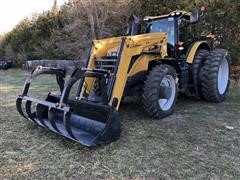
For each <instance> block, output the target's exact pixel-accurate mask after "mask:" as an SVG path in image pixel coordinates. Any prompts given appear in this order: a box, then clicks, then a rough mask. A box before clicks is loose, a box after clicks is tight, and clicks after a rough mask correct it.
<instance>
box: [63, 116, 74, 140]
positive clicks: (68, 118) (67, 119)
mask: <svg viewBox="0 0 240 180" xmlns="http://www.w3.org/2000/svg"><path fill="white" fill-rule="evenodd" d="M63 123H64V126H65V128H66V130H67V132H68V134H69V136H70V137H71V138H73V139H75V140H77V138H76V137H75V136H74V135H73V132H72V127H71V113H69V112H64V117H63Z"/></svg>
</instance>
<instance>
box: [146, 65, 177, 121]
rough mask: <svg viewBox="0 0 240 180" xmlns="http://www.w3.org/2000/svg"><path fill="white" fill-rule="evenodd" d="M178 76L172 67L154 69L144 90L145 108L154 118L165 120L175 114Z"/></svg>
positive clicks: (160, 66)
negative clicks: (164, 118)
mask: <svg viewBox="0 0 240 180" xmlns="http://www.w3.org/2000/svg"><path fill="white" fill-rule="evenodd" d="M176 82H177V74H176V70H175V69H174V68H173V67H172V66H170V65H158V66H156V67H154V68H153V69H152V70H151V71H150V73H149V75H148V76H147V79H146V81H145V86H144V88H143V95H142V97H143V106H144V109H145V111H146V113H147V114H149V115H150V116H151V117H153V118H158V119H159V118H163V117H166V116H168V115H170V114H172V113H173V111H174V107H175V104H176V99H177V83H176Z"/></svg>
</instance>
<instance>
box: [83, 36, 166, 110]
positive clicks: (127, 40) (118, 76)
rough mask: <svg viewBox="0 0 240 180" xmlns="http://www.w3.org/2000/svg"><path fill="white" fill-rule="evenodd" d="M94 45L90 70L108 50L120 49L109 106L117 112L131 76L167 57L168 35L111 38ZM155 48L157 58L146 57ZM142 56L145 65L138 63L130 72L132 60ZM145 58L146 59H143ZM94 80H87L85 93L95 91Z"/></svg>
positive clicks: (95, 42) (113, 73) (98, 41)
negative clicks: (155, 61)
mask: <svg viewBox="0 0 240 180" xmlns="http://www.w3.org/2000/svg"><path fill="white" fill-rule="evenodd" d="M93 44H94V45H93V46H92V49H91V52H92V54H91V56H90V59H89V63H88V66H87V67H88V68H89V69H91V68H96V66H95V59H98V58H100V57H102V56H104V55H106V54H107V52H108V50H110V49H113V48H114V47H115V48H116V47H118V48H117V49H118V57H117V64H116V69H115V71H114V72H112V74H111V75H112V76H113V82H112V84H111V86H112V87H110V88H112V91H111V93H110V94H111V95H110V101H109V102H108V104H109V106H112V107H114V108H115V109H116V110H118V109H119V106H120V102H121V98H122V95H123V91H124V88H125V85H126V81H127V78H128V77H129V76H130V75H133V74H136V73H138V72H140V71H142V70H145V69H147V68H148V63H149V61H151V60H154V59H156V58H158V59H161V58H164V57H165V56H167V34H166V33H152V34H144V35H136V36H125V37H118V38H110V39H104V40H97V41H94V43H93ZM153 47H158V48H157V52H158V54H157V55H155V56H151V55H148V58H146V56H145V55H144V52H149V51H150V50H151V49H152V48H153ZM136 55H140V57H139V59H141V60H142V61H145V62H143V63H144V66H142V63H136V65H135V66H133V67H134V70H132V71H131V70H130V71H129V66H130V63H131V60H132V58H133V57H134V56H136ZM144 56H145V57H144ZM143 57H144V58H143ZM93 83H94V79H93V78H86V79H85V84H88V88H87V89H84V88H83V89H82V93H81V94H83V91H85V90H87V91H88V92H91V91H92V90H93Z"/></svg>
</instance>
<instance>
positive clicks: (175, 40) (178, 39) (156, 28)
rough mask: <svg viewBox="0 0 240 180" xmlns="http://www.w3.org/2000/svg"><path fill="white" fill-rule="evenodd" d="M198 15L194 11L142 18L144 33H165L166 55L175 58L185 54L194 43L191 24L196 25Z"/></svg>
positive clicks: (193, 31) (193, 32)
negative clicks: (166, 40)
mask: <svg viewBox="0 0 240 180" xmlns="http://www.w3.org/2000/svg"><path fill="white" fill-rule="evenodd" d="M198 19H199V14H198V11H197V10H196V9H194V10H193V11H192V12H186V11H173V12H171V13H169V14H167V15H162V16H147V17H145V18H144V24H145V26H146V31H145V33H159V32H166V33H167V37H168V55H169V57H173V58H176V56H179V55H180V54H186V53H187V50H188V48H189V47H190V46H191V44H192V43H193V42H194V39H195V38H194V37H195V36H196V34H195V30H194V28H193V26H192V25H191V24H194V23H197V22H198Z"/></svg>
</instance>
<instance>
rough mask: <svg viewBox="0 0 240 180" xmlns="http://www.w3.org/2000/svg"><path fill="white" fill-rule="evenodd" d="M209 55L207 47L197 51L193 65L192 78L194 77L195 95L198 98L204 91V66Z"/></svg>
mask: <svg viewBox="0 0 240 180" xmlns="http://www.w3.org/2000/svg"><path fill="white" fill-rule="evenodd" d="M208 55H209V51H208V50H205V49H200V50H198V51H197V53H196V55H195V57H194V61H193V66H192V78H193V86H194V91H195V96H196V97H197V98H202V91H201V89H202V88H201V77H202V71H201V70H202V67H203V64H204V62H205V60H206V58H207V57H208Z"/></svg>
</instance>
